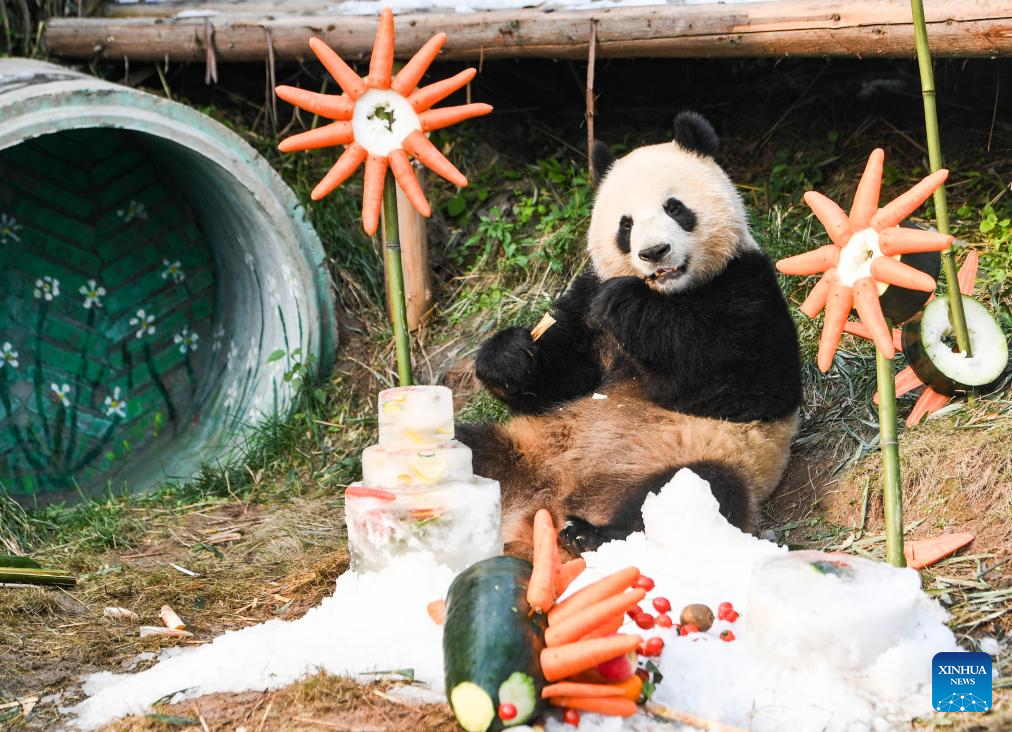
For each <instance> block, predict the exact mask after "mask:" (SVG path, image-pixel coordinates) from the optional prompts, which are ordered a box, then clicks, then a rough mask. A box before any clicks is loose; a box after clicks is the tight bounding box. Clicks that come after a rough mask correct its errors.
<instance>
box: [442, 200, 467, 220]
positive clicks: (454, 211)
mask: <svg viewBox="0 0 1012 732" xmlns="http://www.w3.org/2000/svg"><path fill="white" fill-rule="evenodd" d="M465 208H467V201H465V200H464V197H463V196H454V197H453V198H451V199H450V200H449V201H447V202H446V213H447V214H449V215H450V216H460V214H462V213H464V209H465Z"/></svg>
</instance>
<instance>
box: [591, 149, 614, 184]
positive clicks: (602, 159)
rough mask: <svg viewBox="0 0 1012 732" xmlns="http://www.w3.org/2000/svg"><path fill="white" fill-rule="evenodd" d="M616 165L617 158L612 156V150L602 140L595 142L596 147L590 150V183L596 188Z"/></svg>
mask: <svg viewBox="0 0 1012 732" xmlns="http://www.w3.org/2000/svg"><path fill="white" fill-rule="evenodd" d="M614 164H615V156H614V155H612V154H611V148H610V147H608V146H607V145H605V144H604V143H603V142H601V141H600V140H594V146H593V147H592V148H591V149H590V182H591V183H593V184H594V187H595V188H597V187H598V186H599V185H600V184H601V180H602V179H603V178H604V176H605V173H607V172H608V170H609V169H610V168H611V166H612V165H614Z"/></svg>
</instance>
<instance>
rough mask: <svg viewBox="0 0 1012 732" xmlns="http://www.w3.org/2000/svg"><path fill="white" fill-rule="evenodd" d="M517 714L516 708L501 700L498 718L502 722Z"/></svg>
mask: <svg viewBox="0 0 1012 732" xmlns="http://www.w3.org/2000/svg"><path fill="white" fill-rule="evenodd" d="M515 716H517V708H516V707H515V706H513V705H512V704H510V703H509V702H503V703H502V704H500V705H499V719H501V720H502V721H504V722H508V721H510V720H511V719H513V718H514V717H515Z"/></svg>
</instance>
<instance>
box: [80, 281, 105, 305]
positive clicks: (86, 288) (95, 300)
mask: <svg viewBox="0 0 1012 732" xmlns="http://www.w3.org/2000/svg"><path fill="white" fill-rule="evenodd" d="M78 292H80V293H81V294H82V295H84V309H85V310H91V308H92V307H96V308H100V307H102V298H103V297H105V288H104V287H102V286H100V285H99V284H98V282H96V281H95V280H88V284H86V285H81V289H79V290H78Z"/></svg>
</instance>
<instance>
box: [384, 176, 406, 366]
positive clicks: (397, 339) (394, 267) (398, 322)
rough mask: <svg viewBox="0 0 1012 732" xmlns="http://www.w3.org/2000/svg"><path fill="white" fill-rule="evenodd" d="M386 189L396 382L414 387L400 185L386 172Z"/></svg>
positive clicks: (385, 207) (386, 250)
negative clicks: (399, 215) (400, 227)
mask: <svg viewBox="0 0 1012 732" xmlns="http://www.w3.org/2000/svg"><path fill="white" fill-rule="evenodd" d="M386 175H387V178H386V185H384V186H383V251H384V254H385V257H386V277H387V291H388V292H389V293H390V306H391V313H390V315H391V318H390V319H391V320H392V321H393V327H394V345H395V346H396V350H397V378H398V382H399V384H400V385H401V386H411V385H412V383H413V380H412V377H411V343H410V340H409V339H410V335H409V331H408V312H407V311H408V309H407V305H406V303H405V300H404V270H403V269H402V267H401V237H400V233H399V231H398V222H397V182H396V181H395V180H394V175H393V173H391V172H390V170H389V169H387V174H386Z"/></svg>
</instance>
